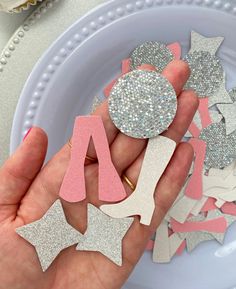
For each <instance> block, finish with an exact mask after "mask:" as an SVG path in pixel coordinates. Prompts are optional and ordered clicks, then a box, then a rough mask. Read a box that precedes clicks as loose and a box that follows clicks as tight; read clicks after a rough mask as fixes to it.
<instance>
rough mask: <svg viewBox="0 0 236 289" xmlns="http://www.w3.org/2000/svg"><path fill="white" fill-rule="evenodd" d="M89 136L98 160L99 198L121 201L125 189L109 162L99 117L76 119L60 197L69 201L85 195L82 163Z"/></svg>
mask: <svg viewBox="0 0 236 289" xmlns="http://www.w3.org/2000/svg"><path fill="white" fill-rule="evenodd" d="M91 138H92V139H93V143H94V147H95V149H96V153H97V158H98V162H99V184H98V189H99V190H98V191H99V199H100V200H101V201H107V202H117V201H120V200H123V199H124V198H125V197H126V193H125V189H124V187H123V184H122V182H121V179H120V177H119V175H118V173H117V171H116V169H115V167H114V165H113V163H112V160H111V155H110V149H109V144H108V140H107V136H106V132H105V128H104V126H103V122H102V119H101V117H100V116H83V117H77V118H76V121H75V126H74V132H73V138H72V149H71V160H70V164H69V168H68V170H67V172H66V174H65V177H64V180H63V183H62V186H61V190H60V194H59V195H60V197H61V198H62V199H64V200H65V201H68V202H72V203H74V202H79V201H82V200H84V199H85V198H86V187H85V177H84V162H85V158H86V154H87V149H88V146H89V142H90V139H91Z"/></svg>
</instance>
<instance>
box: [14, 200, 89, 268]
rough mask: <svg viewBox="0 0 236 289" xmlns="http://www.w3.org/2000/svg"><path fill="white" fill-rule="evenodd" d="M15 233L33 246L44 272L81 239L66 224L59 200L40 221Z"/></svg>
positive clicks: (77, 233) (78, 234)
mask: <svg viewBox="0 0 236 289" xmlns="http://www.w3.org/2000/svg"><path fill="white" fill-rule="evenodd" d="M16 232H17V234H18V235H20V236H21V237H22V238H24V239H25V240H27V241H28V242H29V243H31V244H32V245H33V246H35V249H36V251H37V254H38V257H39V260H40V263H41V266H42V269H43V271H44V272H45V271H46V270H47V269H48V267H49V266H50V265H51V263H52V262H53V260H54V259H55V258H56V257H57V255H58V254H59V253H60V252H61V251H62V250H64V249H65V248H68V247H70V246H72V245H74V244H77V243H78V242H79V241H80V240H81V239H82V238H83V235H82V234H80V233H79V232H78V231H77V230H75V229H74V228H73V227H72V226H70V225H69V224H68V223H67V221H66V218H65V214H64V211H63V208H62V205H61V202H60V201H59V200H58V201H56V202H55V203H54V204H53V205H52V207H51V208H50V209H49V210H48V211H47V213H46V214H45V215H44V216H43V217H42V218H41V219H40V220H38V221H36V222H34V223H31V224H29V225H25V226H23V227H20V228H17V229H16Z"/></svg>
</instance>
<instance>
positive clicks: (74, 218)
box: [0, 61, 198, 289]
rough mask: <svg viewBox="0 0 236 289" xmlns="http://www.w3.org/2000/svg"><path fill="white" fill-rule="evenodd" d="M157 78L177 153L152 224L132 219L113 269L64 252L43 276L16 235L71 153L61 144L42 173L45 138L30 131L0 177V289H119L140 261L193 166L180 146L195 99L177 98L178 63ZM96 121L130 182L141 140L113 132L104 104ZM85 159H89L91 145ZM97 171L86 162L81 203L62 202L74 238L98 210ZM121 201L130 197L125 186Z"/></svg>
mask: <svg viewBox="0 0 236 289" xmlns="http://www.w3.org/2000/svg"><path fill="white" fill-rule="evenodd" d="M163 75H164V76H165V77H166V78H167V79H168V80H169V81H170V82H171V83H172V85H173V86H174V88H175V90H176V93H177V95H178V110H177V115H176V117H175V120H174V122H173V123H172V124H171V126H170V128H169V129H168V131H166V132H165V133H164V134H163V135H164V136H166V137H169V138H171V139H172V140H174V141H175V142H176V143H177V144H178V146H177V149H176V151H175V153H174V155H173V157H172V160H171V162H170V163H169V165H168V167H167V169H166V170H165V173H164V174H163V176H162V178H161V180H160V181H159V183H158V185H157V188H156V192H158V193H156V195H155V202H156V209H155V212H154V216H153V219H152V223H151V225H150V226H149V227H148V226H143V225H141V224H140V223H139V220H138V218H137V217H136V218H135V222H134V223H133V225H132V227H131V229H130V230H129V231H128V233H127V235H126V236H125V238H124V241H123V265H122V267H118V266H117V265H115V264H113V263H112V262H111V261H110V260H108V259H107V258H106V257H104V256H103V255H101V254H100V253H97V252H80V251H76V250H75V247H74V246H73V247H70V248H68V249H66V250H64V251H63V252H61V254H60V255H59V256H58V257H57V258H56V260H55V261H54V262H53V264H52V265H51V266H50V268H49V269H48V270H47V271H46V272H45V273H43V272H42V269H41V267H40V264H39V261H38V257H37V254H36V252H35V249H34V247H33V246H31V245H30V244H29V243H28V242H26V241H25V240H24V239H22V238H21V237H20V236H18V235H17V234H16V232H15V229H16V228H18V227H20V226H22V225H25V224H29V223H31V222H34V221H36V220H38V219H39V218H41V217H42V216H43V215H44V214H45V213H46V211H47V210H48V209H49V207H51V205H52V204H53V203H54V202H55V201H56V199H58V193H59V190H60V186H61V183H62V181H63V177H64V175H65V172H66V169H67V167H68V164H69V160H70V147H69V146H68V145H65V146H64V147H63V148H62V149H61V151H60V152H59V153H57V154H56V155H55V156H54V158H53V159H52V160H51V161H50V162H49V163H48V164H47V165H46V166H45V167H44V168H42V165H43V162H44V158H45V154H46V150H47V136H46V135H45V133H44V132H43V131H42V130H41V129H39V128H33V129H32V130H31V132H30V134H29V135H28V137H27V138H26V140H25V141H24V142H23V143H22V145H21V146H20V147H19V149H18V150H17V152H16V153H15V154H14V155H13V156H12V157H11V158H10V159H9V160H8V161H7V162H6V163H5V165H4V166H3V167H2V168H1V170H0V289H6V288H7V289H28V288H29V289H32V288H33V289H38V288H39V289H44V288H45V289H47V288H48V289H49V288H50V289H61V288H63V289H64V288H67V289H88V288H89V289H118V288H121V286H122V285H123V284H124V283H125V281H126V279H127V278H128V277H129V275H130V273H131V272H132V270H133V269H134V267H135V265H136V264H137V262H138V260H139V258H140V257H141V255H142V254H143V252H144V250H145V247H146V244H147V242H148V240H149V238H150V236H151V235H152V234H153V233H154V232H155V230H156V228H157V227H158V225H159V224H160V222H161V221H162V219H163V218H164V216H165V214H166V212H167V211H168V209H169V208H170V206H171V205H172V203H173V202H174V200H175V199H176V197H177V195H178V193H179V191H180V189H181V187H182V185H183V184H184V182H185V180H186V177H187V174H188V171H189V168H190V166H191V163H192V159H193V150H192V148H191V146H190V145H189V144H187V143H180V142H181V139H182V137H183V135H184V134H185V132H186V130H187V129H188V127H189V125H190V123H191V121H192V118H193V116H194V114H195V111H196V109H197V107H198V99H197V97H196V95H195V94H194V92H192V91H183V92H182V89H183V86H184V84H185V83H186V81H187V79H188V77H189V69H188V67H187V65H186V64H185V63H184V62H183V61H173V62H172V63H170V64H169V65H168V66H167V68H166V69H165V70H164V72H163ZM94 114H96V115H101V117H102V119H103V122H104V126H105V129H106V132H107V137H108V140H109V144H110V150H111V155H112V160H113V163H114V165H115V167H116V169H117V171H118V173H119V174H120V176H122V175H123V174H125V175H126V176H127V177H128V178H129V179H130V180H131V181H132V182H133V183H134V184H136V183H137V179H138V176H139V172H140V169H141V166H142V160H143V157H144V153H145V148H146V144H147V141H146V140H140V139H133V138H130V137H128V136H126V135H124V134H122V133H120V132H119V131H118V130H117V128H116V127H115V126H114V124H113V123H112V121H111V119H110V117H109V113H108V105H107V102H104V103H103V104H102V105H101V106H100V107H99V108H98V109H97V110H96V111H95V113H94ZM88 155H89V156H90V157H92V158H95V157H96V154H95V150H94V147H93V145H92V144H90V147H89V150H88ZM97 174H98V164H97V163H96V162H95V163H93V162H90V161H88V160H87V162H86V164H85V177H86V188H87V199H86V200H85V201H83V202H80V203H76V204H71V203H67V202H64V201H62V203H63V207H64V211H65V214H66V216H67V220H68V222H69V223H70V224H71V225H72V226H73V227H74V228H77V229H79V230H80V231H81V232H84V231H85V230H86V224H87V203H88V202H89V203H92V204H94V205H95V206H100V205H101V204H102V203H101V202H100V201H99V200H98V196H97V194H94V192H95V191H96V190H97V181H98V178H97ZM124 186H125V189H126V191H127V194H128V195H129V194H131V193H132V190H131V189H130V187H129V186H128V185H127V183H126V182H124Z"/></svg>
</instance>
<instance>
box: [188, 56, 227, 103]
mask: <svg viewBox="0 0 236 289" xmlns="http://www.w3.org/2000/svg"><path fill="white" fill-rule="evenodd" d="M185 61H186V62H187V63H188V65H189V67H190V70H191V75H190V77H189V79H188V81H187V83H186V85H185V88H186V89H193V90H195V92H196V93H197V94H198V96H199V97H200V98H205V97H210V96H212V95H213V94H214V93H216V91H218V89H219V88H220V87H221V85H222V82H223V80H224V70H223V67H222V65H221V63H220V60H219V59H218V58H217V57H216V56H214V55H211V54H210V53H209V52H207V51H193V52H191V53H188V54H187V55H186V57H185Z"/></svg>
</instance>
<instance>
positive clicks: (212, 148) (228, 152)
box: [200, 122, 236, 169]
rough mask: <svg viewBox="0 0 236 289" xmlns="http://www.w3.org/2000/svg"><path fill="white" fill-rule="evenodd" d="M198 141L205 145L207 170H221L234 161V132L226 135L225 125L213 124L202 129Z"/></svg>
mask: <svg viewBox="0 0 236 289" xmlns="http://www.w3.org/2000/svg"><path fill="white" fill-rule="evenodd" d="M200 139H202V140H204V141H205V142H206V144H207V152H206V157H205V165H206V167H207V168H208V169H210V168H218V169H222V168H225V167H227V166H229V165H230V164H231V163H232V162H233V161H234V160H235V159H236V132H233V133H232V134H230V135H228V136H227V135H226V127H225V123H223V122H219V123H213V124H211V125H209V126H208V127H207V128H205V129H203V130H202V132H201V134H200Z"/></svg>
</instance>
